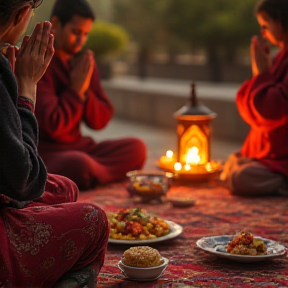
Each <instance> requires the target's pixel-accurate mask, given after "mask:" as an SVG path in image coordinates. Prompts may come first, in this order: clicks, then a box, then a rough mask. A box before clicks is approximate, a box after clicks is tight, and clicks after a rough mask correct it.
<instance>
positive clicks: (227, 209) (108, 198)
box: [79, 182, 288, 288]
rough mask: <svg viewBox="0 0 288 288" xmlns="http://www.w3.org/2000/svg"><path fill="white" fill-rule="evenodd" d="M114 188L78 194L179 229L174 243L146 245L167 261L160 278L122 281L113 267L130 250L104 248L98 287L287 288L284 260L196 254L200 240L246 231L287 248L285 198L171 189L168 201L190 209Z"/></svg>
mask: <svg viewBox="0 0 288 288" xmlns="http://www.w3.org/2000/svg"><path fill="white" fill-rule="evenodd" d="M125 185H126V183H125V182H123V183H116V184H111V185H107V186H101V187H98V188H97V189H95V190H91V191H87V192H81V195H80V199H79V200H80V201H91V202H94V203H95V204H96V205H98V206H100V207H101V208H103V209H104V210H105V211H117V210H118V209H120V208H122V207H141V208H144V209H145V210H146V211H147V212H148V213H153V214H156V215H157V216H159V217H162V218H163V219H166V220H171V221H173V222H175V223H177V224H179V225H181V226H183V228H184V229H183V233H182V234H181V235H180V236H178V237H177V238H175V239H171V240H167V241H165V242H160V243H156V244H152V245H149V246H151V247H153V248H156V249H158V250H159V252H160V254H161V255H162V256H164V257H167V258H168V259H169V265H168V267H167V269H166V270H165V272H164V273H163V275H162V276H161V277H160V278H159V279H158V280H156V281H154V282H135V281H131V280H129V279H127V278H125V277H124V276H123V275H122V274H121V273H120V270H119V269H118V267H117V263H118V261H119V260H120V258H121V256H122V254H123V252H124V251H125V250H126V249H128V248H129V246H128V245H115V244H114V245H111V244H109V245H108V251H107V254H106V259H105V263H104V266H103V268H102V270H101V273H100V275H99V277H98V284H97V287H98V288H116V287H122V288H128V287H131V288H132V287H133V288H137V287H139V288H142V287H143V288H144V287H147V288H164V287H174V288H176V287H177V288H188V287H210V288H214V287H215V288H216V287H220V288H230V287H242V288H250V287H269V288H272V287H288V256H287V254H286V255H285V256H283V257H281V258H277V259H274V260H269V261H265V262H256V263H240V262H235V261H232V260H227V259H221V258H218V257H216V256H214V255H211V254H208V253H206V252H204V251H202V250H200V249H199V248H198V247H197V246H196V241H197V240H198V239H200V238H202V237H204V236H214V235H225V234H226V235H231V234H235V233H236V232H237V231H240V230H249V231H250V232H252V233H253V234H254V235H258V236H262V237H265V238H268V239H272V240H275V241H277V242H279V243H280V244H282V245H284V246H285V247H288V198H284V197H265V198H241V197H236V196H233V195H230V193H229V192H228V191H227V190H226V189H225V188H223V187H220V186H217V185H216V183H214V185H213V184H210V185H208V184H207V185H197V186H195V185H193V184H192V183H186V184H185V185H183V184H174V185H173V186H172V188H171V189H170V190H169V192H168V194H167V198H169V197H179V196H185V197H188V198H193V199H195V200H196V203H195V205H194V206H191V207H173V206H172V205H171V203H170V202H168V201H167V200H166V201H164V203H150V204H147V203H145V204H143V203H135V199H131V198H130V197H129V194H128V193H127V191H126V189H125Z"/></svg>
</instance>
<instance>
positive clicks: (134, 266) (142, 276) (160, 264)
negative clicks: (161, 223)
mask: <svg viewBox="0 0 288 288" xmlns="http://www.w3.org/2000/svg"><path fill="white" fill-rule="evenodd" d="M168 263H169V260H168V259H167V258H165V257H162V256H161V255H160V253H159V252H158V250H156V249H154V248H151V247H149V246H136V247H131V248H129V249H128V250H126V251H125V252H124V253H123V256H122V258H121V260H120V261H119V263H118V267H119V269H120V270H121V271H122V273H123V274H124V275H125V276H127V277H128V278H130V279H135V280H138V281H141V280H142V281H147V280H155V279H157V278H159V277H160V276H161V275H162V273H163V272H164V270H165V269H166V268H167V266H168Z"/></svg>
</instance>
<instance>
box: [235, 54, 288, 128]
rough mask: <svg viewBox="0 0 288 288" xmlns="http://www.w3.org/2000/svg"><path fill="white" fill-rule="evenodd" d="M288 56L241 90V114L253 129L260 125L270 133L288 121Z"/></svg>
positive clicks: (246, 83) (239, 100)
mask: <svg viewBox="0 0 288 288" xmlns="http://www.w3.org/2000/svg"><path fill="white" fill-rule="evenodd" d="M285 55H286V57H281V58H279V59H278V61H277V62H276V63H275V64H274V65H273V66H272V68H271V70H270V71H269V72H266V73H262V74H259V75H258V76H255V77H253V78H252V79H251V80H249V81H246V82H245V83H244V84H243V85H242V87H241V88H240V90H239V91H238V94H237V97H236V103H237V106H238V110H239V113H240V114H241V116H242V118H243V119H244V120H245V121H246V122H247V123H248V124H249V125H251V126H252V127H253V126H254V127H259V125H260V126H261V127H262V129H264V130H265V131H271V130H273V129H275V128H276V127H278V126H281V125H283V124H284V123H285V122H287V120H288V113H287V111H288V58H287V54H285ZM258 129H259V128H258Z"/></svg>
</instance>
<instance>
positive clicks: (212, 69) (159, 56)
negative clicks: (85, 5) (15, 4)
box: [29, 0, 259, 83]
mask: <svg viewBox="0 0 288 288" xmlns="http://www.w3.org/2000/svg"><path fill="white" fill-rule="evenodd" d="M54 2H55V1H54V0H46V1H44V3H43V4H42V5H41V6H40V7H39V8H38V9H37V10H36V11H35V16H34V20H32V21H31V23H30V26H31V27H32V26H33V25H34V24H35V23H33V21H34V22H36V21H40V20H47V19H49V17H50V12H51V8H52V6H53V4H54ZM89 2H90V4H91V5H92V7H93V9H94V11H95V14H96V16H97V20H96V22H95V25H94V27H93V30H92V32H91V34H90V36H89V39H88V42H87V45H86V46H87V47H89V48H91V49H92V50H93V51H94V53H95V56H96V58H97V63H98V66H99V68H100V72H101V75H102V78H106V79H107V78H111V77H114V76H117V75H133V76H137V77H139V78H143V79H144V78H147V77H156V78H165V79H169V78H171V79H179V80H188V79H189V80H191V79H193V80H195V81H209V82H234V83H240V82H242V81H243V80H245V79H247V78H249V77H250V76H251V68H250V57H249V46H250V39H251V36H252V35H254V34H259V26H258V23H257V21H256V17H255V14H254V6H255V4H256V3H257V2H258V0H241V1H231V0H205V1H191V0H177V1H176V0H157V1H155V0H137V1H135V0H90V1H89ZM31 27H30V28H29V29H31Z"/></svg>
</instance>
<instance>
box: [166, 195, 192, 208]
mask: <svg viewBox="0 0 288 288" xmlns="http://www.w3.org/2000/svg"><path fill="white" fill-rule="evenodd" d="M168 201H169V202H170V203H171V204H172V205H173V206H175V207H190V206H193V205H194V204H195V202H196V200H195V199H191V198H184V197H181V198H168Z"/></svg>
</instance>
